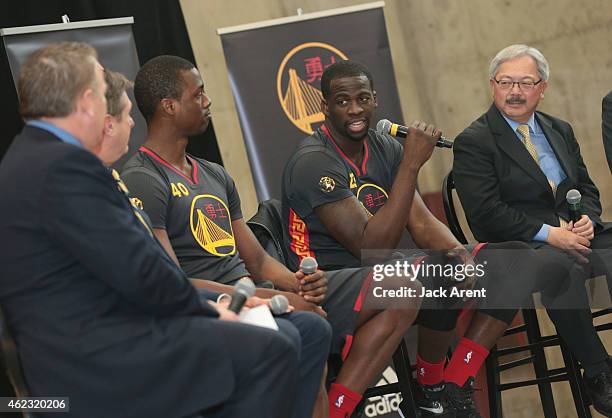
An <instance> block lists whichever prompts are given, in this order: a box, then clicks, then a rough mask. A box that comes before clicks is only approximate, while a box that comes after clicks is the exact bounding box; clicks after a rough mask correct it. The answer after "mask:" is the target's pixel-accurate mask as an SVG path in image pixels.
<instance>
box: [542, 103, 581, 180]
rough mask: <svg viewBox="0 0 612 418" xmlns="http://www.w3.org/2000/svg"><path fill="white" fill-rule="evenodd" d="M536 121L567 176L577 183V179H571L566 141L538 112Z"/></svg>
mask: <svg viewBox="0 0 612 418" xmlns="http://www.w3.org/2000/svg"><path fill="white" fill-rule="evenodd" d="M536 119H537V120H538V123H539V124H540V127H541V128H542V131H544V135H545V136H546V139H548V143H549V144H550V147H551V148H552V150H553V151H554V153H555V155H556V156H557V161H559V164H560V165H561V168H562V169H563V171H564V172H565V175H566V176H567V177H568V178H570V179H571V180H573V181H574V182H575V181H576V179H574V178H571V177H570V176H571V175H572V170H570V161H569V155H568V154H567V148H566V146H565V140H564V139H563V137H562V136H561V134H560V133H559V131H557V130H555V129H554V128H553V126H552V123H551V122H550V121H549V120H548V119H546V118H545V117H542V115H541V114H540V113H538V112H536Z"/></svg>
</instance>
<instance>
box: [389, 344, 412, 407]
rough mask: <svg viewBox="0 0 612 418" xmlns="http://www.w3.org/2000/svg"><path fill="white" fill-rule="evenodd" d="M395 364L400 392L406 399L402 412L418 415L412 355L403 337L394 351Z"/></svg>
mask: <svg viewBox="0 0 612 418" xmlns="http://www.w3.org/2000/svg"><path fill="white" fill-rule="evenodd" d="M393 365H394V366H395V373H396V374H397V381H398V383H399V388H400V392H401V393H402V399H403V400H404V402H403V405H402V413H403V414H404V416H405V417H412V416H418V415H417V414H418V412H417V407H416V403H415V401H414V396H412V389H411V387H412V385H415V384H416V382H414V379H413V378H412V369H411V368H410V356H409V354H408V345H407V344H406V340H404V339H403V338H402V340H401V342H400V344H399V346H398V347H397V350H395V353H393Z"/></svg>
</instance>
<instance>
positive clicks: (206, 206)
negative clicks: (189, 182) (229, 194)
mask: <svg viewBox="0 0 612 418" xmlns="http://www.w3.org/2000/svg"><path fill="white" fill-rule="evenodd" d="M190 226H191V233H192V234H193V237H194V238H195V240H196V241H197V242H198V244H200V246H201V247H202V248H203V249H204V250H205V251H207V252H209V253H210V254H214V255H216V256H219V257H224V256H227V255H231V254H234V253H235V252H236V241H235V239H234V231H233V230H232V221H231V218H230V215H229V210H228V208H227V206H226V204H225V202H223V201H222V200H221V199H219V198H218V197H217V196H213V195H209V194H203V195H199V196H196V197H195V198H194V199H193V201H192V202H191V216H190Z"/></svg>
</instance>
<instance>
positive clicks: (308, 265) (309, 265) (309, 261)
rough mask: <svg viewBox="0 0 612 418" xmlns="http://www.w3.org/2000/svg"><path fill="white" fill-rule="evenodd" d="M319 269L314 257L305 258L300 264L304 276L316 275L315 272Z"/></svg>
mask: <svg viewBox="0 0 612 418" xmlns="http://www.w3.org/2000/svg"><path fill="white" fill-rule="evenodd" d="M317 267H318V264H317V260H315V259H314V258H313V257H304V258H303V259H302V262H301V263H300V270H302V272H304V274H314V272H316V271H317Z"/></svg>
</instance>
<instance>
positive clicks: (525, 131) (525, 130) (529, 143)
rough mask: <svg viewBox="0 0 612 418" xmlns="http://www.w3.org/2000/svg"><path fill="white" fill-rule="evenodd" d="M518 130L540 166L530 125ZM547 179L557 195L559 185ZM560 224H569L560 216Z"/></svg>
mask: <svg viewBox="0 0 612 418" xmlns="http://www.w3.org/2000/svg"><path fill="white" fill-rule="evenodd" d="M516 131H517V132H518V133H519V134H521V136H522V137H523V140H524V141H523V144H524V145H525V148H527V152H528V153H529V155H531V158H533V160H534V161H535V162H536V164H537V165H538V167H540V157H539V156H538V151H537V150H536V147H535V145H534V144H533V142H532V141H531V135H530V134H529V125H527V124H525V123H523V124H520V125H519V126H518V128H516ZM546 180H548V184H549V185H550V188H551V189H552V192H553V195H555V194H556V193H557V185H556V184H555V182H553V181H552V180H550V179H549V178H546ZM559 224H560V226H561V227H562V228H565V227H566V226H567V222H566V221H565V220H564V219H563V218H559Z"/></svg>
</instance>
